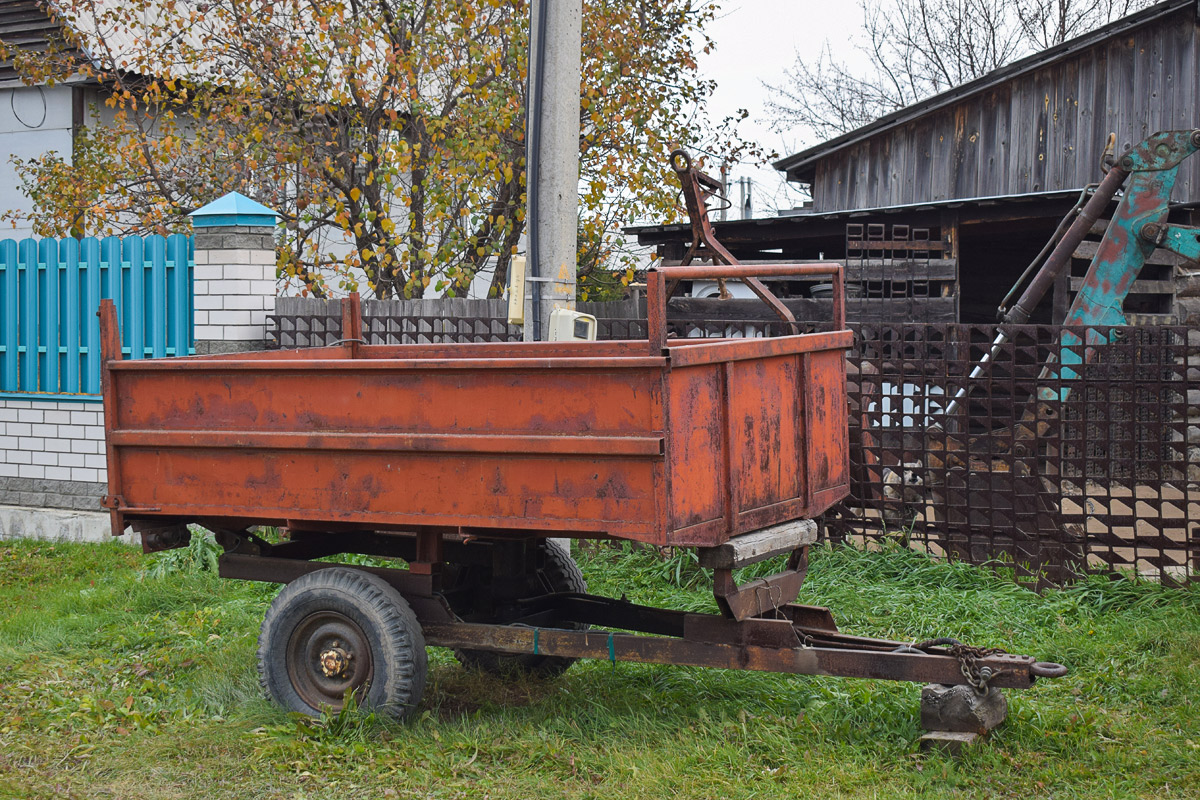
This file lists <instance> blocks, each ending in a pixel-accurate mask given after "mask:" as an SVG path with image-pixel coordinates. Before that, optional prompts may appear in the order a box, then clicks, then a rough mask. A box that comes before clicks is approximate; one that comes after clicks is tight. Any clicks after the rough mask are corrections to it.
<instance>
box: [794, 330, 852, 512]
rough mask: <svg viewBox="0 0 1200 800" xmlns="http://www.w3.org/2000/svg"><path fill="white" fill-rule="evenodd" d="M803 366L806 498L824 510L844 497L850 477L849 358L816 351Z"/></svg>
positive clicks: (805, 360)
mask: <svg viewBox="0 0 1200 800" xmlns="http://www.w3.org/2000/svg"><path fill="white" fill-rule="evenodd" d="M804 366H805V370H804V374H803V379H802V382H801V385H802V389H803V393H804V398H805V399H804V407H805V421H806V422H807V423H808V425H809V434H808V436H806V437H805V444H806V446H807V453H806V456H805V459H804V462H805V466H806V467H807V474H808V476H809V492H810V494H809V495H808V496H807V501H808V504H809V506H810V507H812V508H814V509H818V508H819V509H821V510H824V509H826V508H828V507H829V506H830V505H831V504H832V502H836V501H837V500H840V499H841V498H842V497H844V496H845V487H846V486H847V484H848V482H849V480H850V461H849V455H848V453H849V450H848V441H847V428H846V425H845V424H844V423H845V421H846V381H845V375H846V360H845V358H843V356H842V354H841V353H840V352H815V353H808V354H806V355H805V357H804ZM831 498H832V499H831ZM816 513H819V512H816Z"/></svg>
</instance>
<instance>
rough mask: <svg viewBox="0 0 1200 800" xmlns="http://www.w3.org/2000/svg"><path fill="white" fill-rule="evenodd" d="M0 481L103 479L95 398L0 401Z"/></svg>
mask: <svg viewBox="0 0 1200 800" xmlns="http://www.w3.org/2000/svg"><path fill="white" fill-rule="evenodd" d="M0 478H34V479H43V480H44V479H49V480H61V481H88V482H92V483H95V482H100V483H103V482H105V481H107V480H108V469H107V464H106V462H105V457H104V412H103V405H102V404H101V403H100V401H99V399H97V400H96V401H94V402H91V401H86V402H74V401H71V402H60V401H53V400H7V399H0Z"/></svg>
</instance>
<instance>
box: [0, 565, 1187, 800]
mask: <svg viewBox="0 0 1200 800" xmlns="http://www.w3.org/2000/svg"><path fill="white" fill-rule="evenodd" d="M160 558H161V557H160ZM581 561H582V566H583V568H584V572H585V574H586V575H587V577H588V579H589V582H590V583H591V588H592V590H593V591H598V592H601V593H613V594H616V595H618V596H619V595H620V594H622V593H625V594H627V595H628V596H629V599H631V600H635V601H640V602H651V603H665V604H670V605H672V606H674V607H677V608H692V609H709V608H711V595H710V594H709V593H708V592H707V591H706V588H705V585H704V582H703V578H702V576H701V575H700V574H699V573H698V572H697V570H696V569H695V568H694V567H693V566H692V565H691V564H690V563H689V562H688V561H686V560H684V559H676V560H674V561H666V562H662V561H658V560H657V559H656V558H654V557H653V556H651V555H649V554H646V553H641V552H637V553H622V552H621V551H618V550H613V549H610V548H598V549H596V550H594V551H591V552H590V553H587V554H585V556H584V557H583V558H581ZM153 562H154V559H153V558H147V557H144V556H142V555H141V554H140V553H139V552H137V551H135V550H132V549H130V548H128V547H124V546H121V545H116V544H114V545H105V546H87V545H78V546H70V545H62V544H58V545H49V544H44V543H41V544H39V543H25V542H0V609H2V610H0V708H2V709H3V714H2V717H0V796H3V797H9V796H12V797H31V798H51V797H53V798H92V797H116V798H141V797H146V798H150V797H153V798H159V797H165V798H197V797H204V798H206V800H207V799H209V798H225V797H228V798H276V797H313V798H316V797H321V798H328V797H353V798H393V797H394V798H407V797H420V798H425V797H430V798H458V797H462V798H468V797H470V798H476V797H479V798H482V797H488V798H521V800H528V799H529V798H542V797H555V798H556V797H567V798H597V799H598V800H601V799H602V800H620V799H621V798H654V800H666V798H671V797H676V796H678V797H688V798H720V799H721V800H736V799H737V798H751V797H764V798H790V797H807V796H812V797H822V798H841V797H845V798H858V797H870V798H875V797H879V798H890V797H917V796H930V797H934V796H936V797H946V796H951V797H953V796H961V797H1014V798H1025V797H1062V798H1082V797H1087V798H1092V797H1145V798H1151V797H1153V798H1176V797H1200V587H1197V588H1194V589H1191V590H1188V591H1180V590H1169V589H1164V588H1161V587H1159V586H1157V585H1154V584H1148V583H1142V582H1134V581H1130V580H1116V581H1110V580H1104V579H1093V580H1090V581H1087V582H1085V583H1082V584H1080V585H1078V586H1075V587H1072V588H1071V589H1069V590H1066V591H1061V592H1052V593H1048V594H1046V595H1042V596H1038V595H1035V594H1032V593H1030V592H1027V591H1025V590H1023V589H1020V588H1017V587H1016V586H1014V585H1013V584H1012V583H1011V582H1009V581H1007V580H1006V579H1005V578H1003V577H1002V576H996V575H994V574H992V573H989V572H986V571H981V570H978V569H975V568H972V567H969V566H965V565H947V564H939V563H935V562H932V561H930V560H928V559H926V558H925V557H923V556H921V555H919V554H916V553H910V552H907V551H901V550H896V551H893V552H886V553H874V554H866V553H862V552H859V551H856V550H853V549H848V548H839V549H834V550H830V549H822V550H818V551H817V552H816V553H815V556H814V559H813V565H812V570H811V572H810V577H809V580H808V583H807V584H806V586H805V590H804V592H803V594H802V601H803V602H809V603H815V604H821V605H829V606H831V607H832V608H833V609H834V612H835V616H836V618H837V619H838V622H839V624H840V625H841V626H842V628H843V629H844V630H846V631H848V632H851V633H862V634H869V635H880V636H887V637H893V638H897V639H902V640H912V639H925V638H929V637H932V636H955V637H958V638H960V639H962V640H964V641H968V642H971V643H974V644H980V645H989V646H999V647H1004V648H1006V649H1008V650H1011V651H1013V652H1021V653H1029V654H1031V655H1035V656H1038V657H1039V658H1044V659H1047V660H1053V661H1061V662H1063V663H1065V664H1067V665H1068V666H1069V667H1070V668H1071V673H1070V675H1068V676H1067V677H1066V678H1063V679H1060V680H1058V681H1044V682H1041V683H1039V684H1038V685H1037V686H1036V687H1034V688H1033V689H1031V690H1029V691H1027V692H1017V691H1011V692H1009V693H1008V697H1009V701H1010V715H1009V720H1008V722H1007V723H1006V725H1005V726H1004V727H1002V728H1001V729H1000V730H998V731H996V732H995V733H994V734H993V735H992V737H991V739H990V740H989V741H988V742H987V743H986V744H985V745H984V746H983V747H980V748H977V749H976V750H975V751H974V752H971V753H969V754H968V755H966V756H964V757H962V758H960V759H958V760H955V759H951V758H947V757H944V756H940V755H918V754H916V753H915V745H916V740H917V737H918V736H919V735H920V729H919V726H918V701H919V693H920V687H918V686H910V685H903V684H889V683H884V682H875V681H851V680H837V679H827V678H807V677H786V676H775V675H763V674H755V673H738V672H725V671H715V670H713V671H705V670H700V669H691V668H671V667H653V666H642V665H635V664H618V665H616V666H613V665H610V664H608V663H580V664H577V665H575V666H574V667H573V668H572V669H571V670H570V671H569V672H568V673H567V674H566V676H565V677H563V678H561V679H559V680H557V681H552V682H528V683H512V682H504V681H500V680H495V679H491V678H486V677H483V676H480V675H477V674H473V673H469V672H466V671H464V670H463V669H461V668H460V667H458V666H457V665H456V664H455V662H454V660H453V658H452V657H451V656H450V655H449V653H447V652H445V651H438V650H434V651H431V672H430V686H429V690H428V692H427V694H426V698H425V702H424V705H423V708H422V711H421V714H420V716H419V718H418V719H417V720H416V721H415V722H414V723H412V724H410V725H406V726H401V725H394V724H387V723H383V722H380V721H378V720H375V719H373V718H372V717H370V716H369V715H365V714H362V713H356V714H347V715H343V717H342V718H331V719H326V720H323V721H320V722H317V723H310V722H307V721H303V720H297V719H293V718H291V717H289V716H288V715H287V714H284V713H283V712H281V711H279V710H277V709H275V708H274V707H272V706H271V705H270V704H268V703H267V702H266V701H264V700H262V699H261V698H260V695H259V690H258V685H257V679H256V675H255V668H254V648H255V639H256V636H257V634H258V626H259V623H260V621H261V619H262V615H263V612H264V610H265V608H266V606H267V604H268V603H269V602H270V599H271V598H272V596H273V595H274V593H275V587H271V586H263V585H256V584H241V583H236V582H223V581H221V580H219V579H217V578H215V577H213V576H212V575H211V574H210V573H205V572H201V571H189V572H182V573H178V572H177V573H167V574H159V573H162V572H164V571H163V570H161V569H160V570H157V571H155V570H153V569H152V565H153Z"/></svg>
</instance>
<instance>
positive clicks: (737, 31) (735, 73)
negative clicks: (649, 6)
mask: <svg viewBox="0 0 1200 800" xmlns="http://www.w3.org/2000/svg"><path fill="white" fill-rule="evenodd" d="M721 5H722V6H723V7H722V10H721V11H720V12H718V18H717V19H716V20H714V21H713V22H712V23H711V24H710V25H709V26H708V33H709V35H710V36H711V37H712V38H713V40H714V41H715V42H716V50H715V51H714V52H713V53H712V54H710V55H708V56H705V57H704V58H703V60H702V61H701V63H700V67H701V71H702V72H703V74H704V75H705V76H706V77H710V78H713V79H714V80H716V81H717V90H716V92H715V94H714V95H713V96H712V98H711V99H710V101H709V105H708V111H709V119H710V121H711V122H712V123H713V124H716V123H717V122H719V121H720V120H721V119H723V118H724V117H726V116H728V115H730V114H734V113H736V112H737V110H738V109H739V108H745V109H746V110H747V111H749V112H750V117H749V118H748V119H747V120H746V121H745V122H743V123H742V126H741V128H740V130H741V132H742V135H743V136H745V137H746V138H749V139H754V140H757V141H759V142H760V143H761V144H762V145H763V146H764V147H765V148H767V149H768V150H775V151H776V152H778V153H779V154H780V155H781V156H784V155H789V154H791V153H794V152H796V151H797V150H800V149H803V147H804V146H806V145H811V144H815V142H813V141H806V140H805V139H804V138H803V136H802V134H801V132H798V131H775V130H773V129H772V128H771V121H770V117H769V115H768V112H767V110H766V104H767V100H768V98H769V97H770V91H769V90H768V89H766V88H765V87H764V86H763V81H766V82H767V83H774V84H779V83H782V82H783V81H784V77H783V71H784V70H785V69H786V68H787V67H789V66H790V65H791V64H793V63H794V62H795V60H796V53H798V52H799V53H805V54H808V53H812V54H816V53H819V52H820V49H821V46H822V44H823V43H824V42H825V41H828V42H829V44H830V47H831V48H833V50H834V52H835V53H839V52H844V53H847V54H849V53H848V51H850V50H851V49H852V47H853V45H852V40H853V39H854V38H855V37H856V35H857V33H858V31H859V29H860V26H861V24H862V12H861V10H860V9H859V7H858V4H857V3H854V2H849V1H848V0H823V2H818V1H817V0H723V2H722V4H721ZM779 174H780V173H777V172H776V171H775V170H773V169H771V168H769V167H768V168H766V169H758V170H756V169H753V168H752V167H751V165H749V164H743V165H741V166H740V167H739V168H738V169H736V170H734V172H733V173H732V175H731V177H732V178H733V179H734V181H735V185H734V188H733V191H732V192H731V194H732V195H733V198H734V199H735V201H736V199H737V196H738V193H737V187H736V179H737V178H739V177H743V176H746V177H750V178H752V179H753V180H754V182H755V192H754V215H755V216H763V215H764V214H768V213H774V207H775V206H776V205H778V206H781V207H790V206H791V205H793V204H794V203H795V202H797V201H798V199H799V195H797V194H795V193H791V194H789V193H788V192H787V191H786V190H784V189H783V188H782V185H781V184H782V182H781V181H780V179H779V178H778V177H777V176H778V175H779ZM764 206H766V207H764ZM731 214H732V211H731Z"/></svg>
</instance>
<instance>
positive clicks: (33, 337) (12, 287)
mask: <svg viewBox="0 0 1200 800" xmlns="http://www.w3.org/2000/svg"><path fill="white" fill-rule="evenodd" d="M192 262H193V240H192V238H191V237H190V236H185V235H183V234H176V235H173V236H168V237H163V236H147V237H144V238H143V237H140V236H129V237H125V238H120V237H116V236H111V237H107V238H104V239H95V238H86V239H40V240H37V239H25V240H23V241H20V242H18V241H14V240H12V239H6V240H4V241H0V392H22V393H39V394H53V395H89V394H99V392H100V322H99V319H98V318H97V316H96V311H97V309H99V307H100V300H101V299H111V300H113V302H114V303H115V304H116V307H117V312H118V315H119V318H120V320H121V337H122V344H123V346H124V353H125V357H126V358H161V357H164V356H173V355H186V354H189V353H194V352H195V349H194V346H195V340H194V338H193V334H192V319H193V291H192V270H193V263H192Z"/></svg>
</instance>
